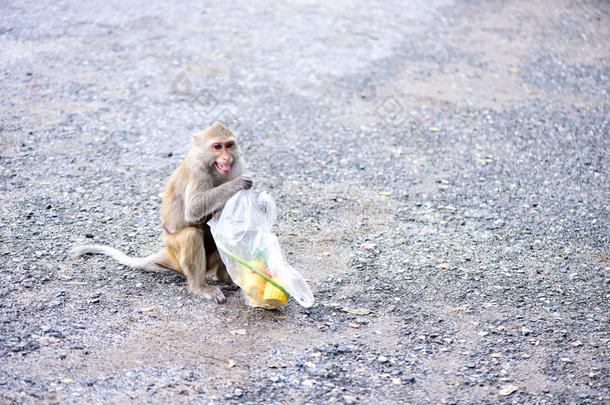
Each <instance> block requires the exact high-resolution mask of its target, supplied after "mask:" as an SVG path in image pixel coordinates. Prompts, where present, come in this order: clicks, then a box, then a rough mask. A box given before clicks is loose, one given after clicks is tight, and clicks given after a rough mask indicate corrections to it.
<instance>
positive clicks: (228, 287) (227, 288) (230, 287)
mask: <svg viewBox="0 0 610 405" xmlns="http://www.w3.org/2000/svg"><path fill="white" fill-rule="evenodd" d="M220 289H221V290H225V291H237V290H239V286H238V285H237V284H235V283H230V284H225V285H223V286H220Z"/></svg>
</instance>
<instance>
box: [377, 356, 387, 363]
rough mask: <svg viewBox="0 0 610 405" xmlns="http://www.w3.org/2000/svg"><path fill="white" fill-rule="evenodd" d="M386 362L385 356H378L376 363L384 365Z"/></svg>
mask: <svg viewBox="0 0 610 405" xmlns="http://www.w3.org/2000/svg"><path fill="white" fill-rule="evenodd" d="M387 362H388V358H387V357H385V356H379V357H377V363H380V364H385V363H387Z"/></svg>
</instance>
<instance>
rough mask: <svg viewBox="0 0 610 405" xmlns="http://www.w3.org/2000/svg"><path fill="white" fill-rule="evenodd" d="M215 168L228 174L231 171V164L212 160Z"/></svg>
mask: <svg viewBox="0 0 610 405" xmlns="http://www.w3.org/2000/svg"><path fill="white" fill-rule="evenodd" d="M214 166H216V169H217V170H218V171H219V172H220V173H222V174H228V173H229V172H230V171H231V165H228V164H224V163H218V162H214Z"/></svg>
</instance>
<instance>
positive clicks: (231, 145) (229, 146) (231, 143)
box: [227, 142, 235, 149]
mask: <svg viewBox="0 0 610 405" xmlns="http://www.w3.org/2000/svg"><path fill="white" fill-rule="evenodd" d="M233 146H235V143H234V142H227V149H231V148H233Z"/></svg>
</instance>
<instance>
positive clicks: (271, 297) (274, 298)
mask: <svg viewBox="0 0 610 405" xmlns="http://www.w3.org/2000/svg"><path fill="white" fill-rule="evenodd" d="M273 281H275V282H277V283H278V284H280V283H279V282H278V280H277V279H274V280H273ZM286 301H288V296H287V295H286V294H284V292H283V291H282V290H280V289H279V288H277V287H276V286H274V285H273V284H271V283H270V282H267V285H266V286H265V293H264V294H263V303H264V304H265V305H267V306H269V307H272V308H277V307H281V306H282V305H284V304H285V303H286Z"/></svg>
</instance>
